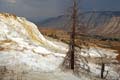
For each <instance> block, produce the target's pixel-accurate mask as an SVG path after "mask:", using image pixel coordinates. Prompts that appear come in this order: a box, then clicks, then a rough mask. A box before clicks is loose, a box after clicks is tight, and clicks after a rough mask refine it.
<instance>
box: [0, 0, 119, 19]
mask: <svg viewBox="0 0 120 80" xmlns="http://www.w3.org/2000/svg"><path fill="white" fill-rule="evenodd" d="M70 1H71V0H0V12H8V13H13V14H16V15H17V16H23V17H26V18H30V19H36V18H37V17H39V18H40V19H41V20H43V19H46V18H49V17H56V16H59V15H62V14H64V13H65V11H67V9H68V7H70ZM79 5H80V6H79V7H80V8H81V10H83V11H91V10H96V11H120V0H81V2H80V3H79Z"/></svg>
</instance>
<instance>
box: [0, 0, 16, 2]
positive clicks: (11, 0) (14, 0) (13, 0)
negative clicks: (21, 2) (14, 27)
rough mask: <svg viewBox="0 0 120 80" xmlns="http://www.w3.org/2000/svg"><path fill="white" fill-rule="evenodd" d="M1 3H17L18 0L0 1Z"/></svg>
mask: <svg viewBox="0 0 120 80" xmlns="http://www.w3.org/2000/svg"><path fill="white" fill-rule="evenodd" d="M0 1H2V2H7V3H16V0H0Z"/></svg>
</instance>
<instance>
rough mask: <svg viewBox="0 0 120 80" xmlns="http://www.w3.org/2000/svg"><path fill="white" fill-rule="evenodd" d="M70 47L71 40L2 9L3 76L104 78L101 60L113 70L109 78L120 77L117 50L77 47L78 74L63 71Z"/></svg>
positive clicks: (6, 79)
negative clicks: (52, 35) (54, 35)
mask: <svg viewBox="0 0 120 80" xmlns="http://www.w3.org/2000/svg"><path fill="white" fill-rule="evenodd" d="M53 33H54V32H53ZM61 33H62V31H61ZM68 49H69V47H68V45H67V44H65V43H63V42H61V41H58V40H55V39H53V38H50V37H45V36H43V35H42V34H41V33H40V32H39V30H38V28H37V26H36V25H35V24H34V23H32V22H30V21H28V20H27V19H25V18H23V17H17V16H15V15H13V14H8V13H0V80H101V78H100V73H101V61H102V62H104V63H105V64H106V66H105V73H107V72H109V74H108V75H107V77H106V79H108V80H117V79H118V80H119V79H120V77H119V76H120V75H119V73H120V71H119V69H120V65H119V61H118V60H116V57H117V56H118V52H117V51H116V50H113V49H107V48H101V47H99V46H96V45H94V46H92V45H91V46H89V48H88V46H84V45H83V46H82V49H79V48H78V47H76V52H75V54H76V55H77V56H76V60H75V62H76V64H75V66H76V68H75V69H76V73H77V76H75V73H73V71H71V70H68V71H67V69H64V71H63V68H64V67H63V62H64V60H65V58H66V53H67V52H68ZM88 49H89V50H88ZM101 58H102V60H101ZM66 65H68V63H66V64H65V65H64V66H66ZM104 76H105V75H104Z"/></svg>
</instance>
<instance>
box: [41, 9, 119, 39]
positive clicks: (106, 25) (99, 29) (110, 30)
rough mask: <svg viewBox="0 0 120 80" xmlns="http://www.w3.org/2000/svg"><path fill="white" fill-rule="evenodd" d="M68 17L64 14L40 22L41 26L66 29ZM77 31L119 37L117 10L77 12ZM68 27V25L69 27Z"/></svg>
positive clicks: (68, 23) (68, 24)
mask: <svg viewBox="0 0 120 80" xmlns="http://www.w3.org/2000/svg"><path fill="white" fill-rule="evenodd" d="M69 20H70V19H69V18H68V17H66V16H65V15H62V16H58V17H56V18H50V19H47V20H45V21H43V22H41V26H44V27H49V28H50V27H52V28H58V29H63V30H68V27H69V26H70V22H69ZM79 26H80V27H79V29H80V31H79V32H82V33H86V34H90V35H101V36H107V37H116V38H120V12H119V11H96V12H92V11H88V12H83V13H80V14H79ZM69 28H70V27H69Z"/></svg>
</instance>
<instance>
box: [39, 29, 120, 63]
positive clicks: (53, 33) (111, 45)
mask: <svg viewBox="0 0 120 80" xmlns="http://www.w3.org/2000/svg"><path fill="white" fill-rule="evenodd" d="M39 30H40V32H41V33H42V34H44V35H47V36H49V37H53V38H56V39H59V40H61V41H63V42H66V43H68V42H69V34H68V33H67V32H65V31H64V30H58V29H51V28H40V29H39ZM81 42H82V43H83V44H85V45H86V43H87V45H90V46H94V45H97V46H99V47H102V48H107V49H113V50H117V51H118V53H119V54H120V42H119V41H102V40H98V39H95V38H89V37H84V36H80V37H76V40H75V43H76V45H77V46H79V45H80V44H81ZM116 59H117V60H118V61H120V55H118V56H117V58H116Z"/></svg>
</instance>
